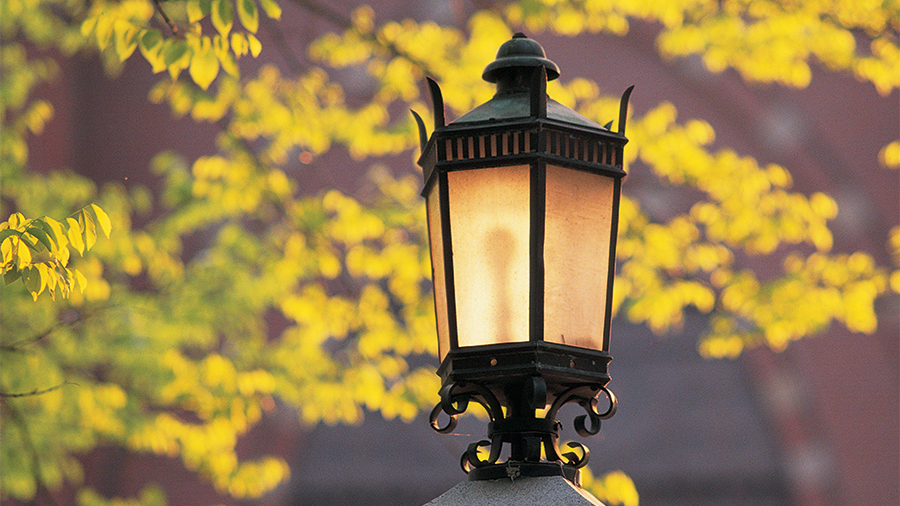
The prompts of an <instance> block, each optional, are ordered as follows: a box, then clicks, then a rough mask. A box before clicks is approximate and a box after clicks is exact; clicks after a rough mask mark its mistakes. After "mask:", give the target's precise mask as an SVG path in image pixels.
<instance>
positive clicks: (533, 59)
mask: <svg viewBox="0 0 900 506" xmlns="http://www.w3.org/2000/svg"><path fill="white" fill-rule="evenodd" d="M541 66H542V67H544V68H545V69H547V80H548V81H552V80H554V79H556V78H557V77H559V67H558V66H557V65H556V64H555V63H553V62H552V61H550V60H548V59H547V54H546V53H545V52H544V48H543V47H541V45H540V44H538V42H537V41H535V40H533V39H529V38H528V37H527V36H526V35H525V34H524V33H521V32H520V33H517V34H515V35H513V37H512V39H510V40H508V41H506V42H504V43H503V45H502V46H500V49H498V50H497V58H496V59H495V60H494V61H492V62H491V63H489V64H488V65H487V67H485V68H484V72H483V73H482V74H481V78H482V79H484V80H485V81H487V82H489V83H497V85H498V93H499V92H502V91H507V90H508V89H509V86H505V85H508V84H526V82H525V81H523V80H522V79H521V78H526V79H527V78H528V77H530V76H531V75H532V73H533V71H534V68H535V67H541ZM510 78H512V79H510ZM517 81H518V82H517Z"/></svg>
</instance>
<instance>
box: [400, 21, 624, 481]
mask: <svg viewBox="0 0 900 506" xmlns="http://www.w3.org/2000/svg"><path fill="white" fill-rule="evenodd" d="M523 37H524V36H520V35H519V34H517V35H516V37H514V39H513V41H511V42H513V43H518V42H517V41H516V39H517V38H518V39H522V38H523ZM526 40H527V41H528V43H530V44H533V45H536V43H534V42H533V41H531V40H530V39H526ZM507 44H509V43H507ZM532 47H533V46H532ZM537 47H538V48H539V47H540V46H539V45H538V46H537ZM501 51H503V48H501ZM539 51H540V53H543V49H539ZM499 55H500V53H499V52H498V60H497V61H499V60H500V56H499ZM539 56H543V55H542V54H541V55H539ZM523 62H524V63H523ZM495 63H496V62H495ZM515 63H516V64H515V65H512V64H509V65H506V66H505V67H504V66H502V65H501V68H496V69H494V70H493V71H492V76H491V77H492V78H494V79H495V80H498V93H497V95H496V96H495V97H494V99H492V102H494V103H493V104H492V102H489V103H487V104H484V106H482V107H480V108H476V110H474V111H472V112H471V113H469V114H467V115H465V116H463V117H462V118H460V119H458V120H457V121H456V122H454V123H451V124H449V125H445V120H444V105H443V98H442V95H441V90H440V87H439V86H438V84H437V83H436V82H435V81H434V80H432V79H430V78H429V79H428V86H429V88H430V91H431V96H432V105H433V108H434V122H435V129H434V132H433V133H432V135H431V138H430V139H429V138H428V137H427V134H426V131H425V124H424V122H423V120H422V118H421V117H420V116H419V115H418V114H416V113H415V112H414V111H413V115H414V116H415V119H416V122H417V124H418V127H419V138H420V143H421V148H422V156H421V158H420V159H419V164H420V165H421V166H422V167H423V170H424V189H423V191H422V195H423V196H425V195H427V194H428V192H429V191H430V189H431V187H432V186H433V185H435V184H437V185H439V187H440V188H441V191H440V192H439V197H440V201H439V212H440V214H441V221H440V223H441V227H442V230H441V231H440V233H441V237H442V243H443V248H444V250H443V252H442V254H443V258H444V262H443V263H444V272H443V275H444V280H445V285H446V298H447V301H446V303H447V317H448V327H449V336H448V337H449V348H450V350H449V352H447V354H446V356H445V357H444V359H443V361H442V363H441V366H440V368H439V369H438V374H439V375H440V376H441V378H442V385H443V386H442V388H441V402H440V403H438V404H437V405H436V406H435V408H434V409H433V410H432V413H431V425H432V427H433V428H434V429H435V430H436V431H438V432H441V433H448V432H451V431H452V430H453V429H454V428H455V426H456V422H457V417H458V416H459V415H460V414H462V413H464V412H465V411H466V410H467V408H468V406H469V404H470V402H476V403H478V404H480V405H481V406H483V407H484V409H485V410H486V411H487V413H488V416H489V417H490V419H491V422H490V424H489V429H488V438H489V440H482V441H479V442H476V443H472V444H471V445H469V448H468V449H467V451H466V452H465V453H464V454H463V456H462V460H461V465H462V467H463V470H464V471H466V472H467V473H469V478H470V479H472V480H477V479H496V478H506V477H508V478H515V477H517V476H546V475H563V476H565V477H567V478H568V479H570V480H572V481H573V482H577V481H578V473H579V472H578V469H579V468H581V467H582V466H584V465H585V464H586V463H587V460H588V457H589V451H588V449H587V447H585V446H584V445H582V444H580V443H576V442H572V443H568V446H567V447H568V450H566V451H564V450H561V449H560V447H559V443H558V439H559V427H560V424H559V422H558V421H557V420H556V417H557V414H558V412H559V409H560V408H561V407H562V406H563V405H564V404H567V403H571V402H576V403H578V404H579V405H581V406H582V407H583V408H584V410H585V412H586V414H585V415H581V416H579V417H577V418H576V419H575V422H574V423H575V429H576V432H577V433H578V434H579V435H582V436H590V435H594V434H596V433H597V432H598V431H599V430H600V421H601V420H603V419H606V418H609V417H611V416H612V415H613V414H614V413H615V411H616V406H617V401H616V397H615V395H613V394H612V392H611V391H609V390H608V389H607V388H606V385H607V384H608V382H609V374H608V372H607V370H608V367H607V366H608V364H609V361H610V360H611V357H610V355H609V353H608V352H607V351H608V349H609V333H610V319H611V313H612V311H611V308H612V285H613V283H612V280H613V276H614V273H615V247H616V236H617V229H618V211H619V195H620V191H621V180H622V178H623V177H624V176H625V172H624V170H623V169H622V155H623V148H624V145H625V143H627V142H628V139H627V138H625V135H624V132H625V120H626V113H627V104H628V99H629V96H630V94H631V91H632V88H633V87H632V88H628V89H627V90H626V91H625V92H624V93H623V95H622V99H621V103H620V110H619V123H618V131H617V132H612V131H610V130H609V124H608V125H607V126H606V127H600V126H599V125H596V124H594V123H593V122H591V121H590V120H587V119H586V118H583V117H581V116H580V115H578V114H577V113H575V112H574V111H571V110H570V109H568V108H565V107H564V106H562V105H560V104H558V103H555V102H548V98H547V93H546V87H547V80H548V70H549V71H550V73H551V74H550V75H551V77H556V75H558V70H555V64H553V63H552V62H549V60H546V59H544V58H542V57H534V58H532V57H525V58H522V57H519V58H517V59H516V60H515ZM548 65H550V66H548ZM495 66H496V65H495ZM489 67H490V66H489ZM487 74H488V73H487V71H486V74H485V75H486V76H487ZM498 76H499V79H498ZM510 83H512V84H510ZM512 85H516V86H518V88H516V89H515V90H512V89H509V86H512ZM504 86H506V87H507V89H504V88H503V87H504ZM495 101H496V102H495ZM485 106H489V107H487V109H486V110H490V112H491V113H495V112H498V111H499V114H497V115H496V116H499V117H488V115H486V114H485V113H482V112H479V111H480V109H482V108H485ZM548 110H549V111H550V113H549V114H548ZM473 118H474V120H473ZM610 123H611V122H610ZM516 165H528V166H530V171H531V173H530V181H531V186H530V187H531V195H530V196H529V199H530V212H531V224H530V239H531V244H530V260H529V262H530V285H529V291H530V293H529V297H530V300H531V301H532V302H531V304H530V314H529V341H527V342H516V343H504V344H492V345H483V346H467V347H462V348H461V347H460V346H459V341H458V334H457V318H456V294H455V284H454V273H453V271H454V269H453V261H452V258H453V256H452V251H453V244H452V237H451V230H450V226H451V225H450V220H449V219H448V217H449V213H450V201H449V194H448V192H447V191H446V188H448V180H447V179H448V173H449V172H453V171H456V170H472V169H479V168H486V167H502V166H516ZM548 165H557V166H561V167H566V168H570V169H575V170H580V171H585V172H589V173H592V174H598V175H604V176H607V177H611V178H613V179H614V182H615V186H614V189H613V203H612V205H613V209H612V219H613V223H612V227H611V232H610V238H609V239H610V242H609V244H610V258H609V260H608V261H609V264H608V265H609V267H608V276H609V278H608V280H609V281H608V282H607V294H606V313H605V320H604V324H603V340H602V342H603V349H602V350H591V349H586V348H580V347H575V346H568V345H563V344H558V343H552V342H547V341H544V336H543V332H544V328H543V319H544V313H543V301H544V283H545V280H544V265H543V243H544V226H545V224H544V207H545V200H544V199H545V193H546V170H547V169H546V167H547V166H548ZM429 226H431V221H430V220H429ZM437 317H438V318H441V317H442V316H441V315H437ZM604 396H605V398H606V403H607V406H608V407H607V409H605V410H603V411H602V412H601V411H600V410H599V409H598V405H599V404H600V403H601V401H600V399H601V397H604ZM548 406H549V409H548V411H547V412H546V416H544V417H540V418H539V417H537V416H535V412H536V410H543V409H547V408H548ZM504 408H505V409H504ZM442 413H444V414H446V415H447V416H449V422H447V423H446V424H444V425H441V424H440V423H439V422H438V419H439V417H440V416H441V414H442ZM587 422H589V423H587ZM504 443H508V444H509V445H510V453H509V459H508V461H507V462H506V463H498V460H499V458H500V455H501V449H502V447H503V445H504ZM487 448H489V449H490V452H489V455H488V456H487V457H486V458H482V457H481V454H482V453H483V451H482V450H484V449H487ZM544 459H546V460H544Z"/></svg>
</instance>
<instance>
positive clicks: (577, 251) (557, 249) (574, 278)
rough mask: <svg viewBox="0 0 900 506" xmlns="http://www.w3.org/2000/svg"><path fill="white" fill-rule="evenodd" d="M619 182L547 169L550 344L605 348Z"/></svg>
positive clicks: (547, 326)
mask: <svg viewBox="0 0 900 506" xmlns="http://www.w3.org/2000/svg"><path fill="white" fill-rule="evenodd" d="M614 191H615V179H613V178H611V177H606V176H602V175H598V174H592V173H588V172H582V171H578V170H573V169H567V168H563V167H557V166H552V165H551V166H548V167H547V194H546V221H545V227H546V228H545V231H544V276H545V277H544V283H545V284H544V297H545V300H544V340H545V341H550V342H556V343H561V344H567V345H571V346H580V347H583V348H591V349H595V350H602V349H603V337H604V336H603V334H604V324H605V316H604V315H605V313H606V298H607V285H608V283H609V261H610V258H609V255H610V251H609V242H610V227H611V223H612V212H613V192H614Z"/></svg>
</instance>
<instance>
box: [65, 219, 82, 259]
mask: <svg viewBox="0 0 900 506" xmlns="http://www.w3.org/2000/svg"><path fill="white" fill-rule="evenodd" d="M66 223H68V224H69V230H68V231H67V232H66V236H67V237H68V238H69V243H70V244H72V247H73V248H75V250H76V251H78V254H80V255H81V256H84V239H82V238H81V234H82V232H81V226H79V225H78V221H76V220H75V218H66Z"/></svg>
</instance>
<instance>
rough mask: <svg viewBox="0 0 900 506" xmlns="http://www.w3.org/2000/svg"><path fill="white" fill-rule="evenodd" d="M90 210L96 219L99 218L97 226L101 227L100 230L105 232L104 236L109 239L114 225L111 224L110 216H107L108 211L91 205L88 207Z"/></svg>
mask: <svg viewBox="0 0 900 506" xmlns="http://www.w3.org/2000/svg"><path fill="white" fill-rule="evenodd" d="M88 210H90V211H91V212H92V213H94V217H95V218H97V224H99V225H100V230H102V231H103V235H105V236H106V238H107V239H109V233H110V232H111V231H112V224H111V223H110V222H109V215H108V214H106V211H104V210H103V209H100V206H98V205H97V204H91V205H90V206H88Z"/></svg>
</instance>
